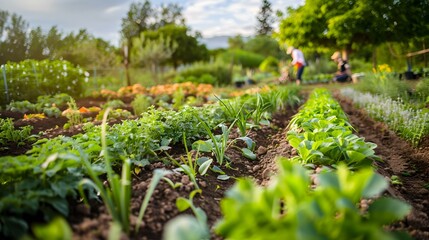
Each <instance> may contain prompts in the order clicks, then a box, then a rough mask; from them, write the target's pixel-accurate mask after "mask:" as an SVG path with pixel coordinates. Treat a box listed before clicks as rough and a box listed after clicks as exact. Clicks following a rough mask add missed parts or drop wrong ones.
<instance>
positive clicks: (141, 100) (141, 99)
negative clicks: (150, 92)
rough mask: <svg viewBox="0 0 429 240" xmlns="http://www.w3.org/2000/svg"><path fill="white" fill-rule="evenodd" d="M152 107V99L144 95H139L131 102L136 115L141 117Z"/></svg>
mask: <svg viewBox="0 0 429 240" xmlns="http://www.w3.org/2000/svg"><path fill="white" fill-rule="evenodd" d="M151 105H152V98H151V97H148V96H146V95H143V94H139V95H137V96H136V97H135V98H134V100H133V101H132V102H131V106H132V108H133V110H134V115H137V116H140V115H141V114H142V113H144V112H145V111H146V110H147V109H148V108H149V107H150V106H151Z"/></svg>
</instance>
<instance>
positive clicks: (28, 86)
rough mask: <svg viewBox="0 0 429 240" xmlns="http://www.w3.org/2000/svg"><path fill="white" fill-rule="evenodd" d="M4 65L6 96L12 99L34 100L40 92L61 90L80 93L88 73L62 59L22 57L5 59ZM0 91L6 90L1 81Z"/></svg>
mask: <svg viewBox="0 0 429 240" xmlns="http://www.w3.org/2000/svg"><path fill="white" fill-rule="evenodd" d="M3 67H5V69H6V79H7V83H8V92H9V99H10V100H15V101H21V100H28V101H36V100H37V98H38V97H39V96H41V95H55V94H60V93H67V94H69V95H70V96H72V97H78V96H81V94H82V92H83V83H84V82H85V81H86V80H87V76H88V75H89V74H88V73H87V72H85V71H84V70H83V69H82V68H80V67H75V66H73V65H72V64H71V63H70V62H67V61H64V60H63V61H60V60H54V61H50V60H43V61H36V60H25V61H22V62H19V63H12V62H8V63H7V64H5V65H3ZM0 91H1V92H5V88H4V84H1V85H0ZM0 104H1V105H4V104H6V97H5V95H0Z"/></svg>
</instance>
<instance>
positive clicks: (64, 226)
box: [32, 217, 72, 240]
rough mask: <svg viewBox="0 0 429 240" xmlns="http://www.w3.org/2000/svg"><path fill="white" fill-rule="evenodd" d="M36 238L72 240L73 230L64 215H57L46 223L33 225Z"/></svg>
mask: <svg viewBox="0 0 429 240" xmlns="http://www.w3.org/2000/svg"><path fill="white" fill-rule="evenodd" d="M32 230H33V233H34V235H35V237H36V239H40V240H42V239H46V238H47V237H48V236H49V239H52V240H71V239H72V230H71V228H70V226H69V225H68V223H67V221H66V220H64V218H62V217H56V218H54V219H53V220H52V221H50V222H49V223H48V224H46V225H39V224H35V225H34V226H32Z"/></svg>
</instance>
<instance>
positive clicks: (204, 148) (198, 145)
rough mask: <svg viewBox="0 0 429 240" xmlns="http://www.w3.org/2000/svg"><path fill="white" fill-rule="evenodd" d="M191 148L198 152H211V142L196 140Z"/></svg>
mask: <svg viewBox="0 0 429 240" xmlns="http://www.w3.org/2000/svg"><path fill="white" fill-rule="evenodd" d="M192 149H193V150H197V151H200V152H211V151H212V149H213V143H212V142H209V141H203V140H198V141H195V142H194V143H192Z"/></svg>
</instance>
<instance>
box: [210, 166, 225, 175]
mask: <svg viewBox="0 0 429 240" xmlns="http://www.w3.org/2000/svg"><path fill="white" fill-rule="evenodd" d="M211 170H212V171H213V172H215V173H219V174H225V172H224V171H223V170H222V169H220V167H218V166H213V167H212V168H211Z"/></svg>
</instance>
